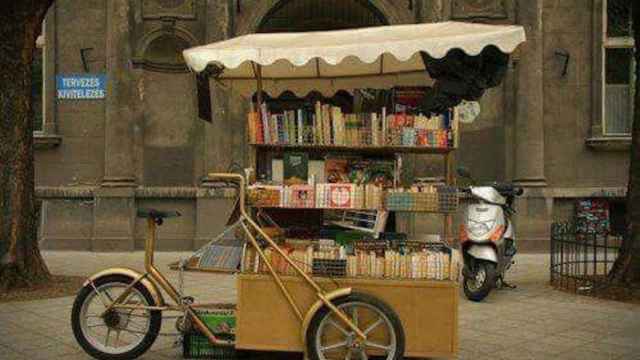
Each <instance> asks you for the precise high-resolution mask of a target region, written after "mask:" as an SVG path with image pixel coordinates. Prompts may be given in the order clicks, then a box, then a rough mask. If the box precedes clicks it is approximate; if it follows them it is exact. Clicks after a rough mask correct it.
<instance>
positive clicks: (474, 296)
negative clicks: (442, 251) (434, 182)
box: [458, 167, 523, 301]
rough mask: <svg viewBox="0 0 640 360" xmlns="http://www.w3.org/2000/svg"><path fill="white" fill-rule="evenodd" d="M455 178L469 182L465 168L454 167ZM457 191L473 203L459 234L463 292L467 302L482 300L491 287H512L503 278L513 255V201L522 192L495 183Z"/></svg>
mask: <svg viewBox="0 0 640 360" xmlns="http://www.w3.org/2000/svg"><path fill="white" fill-rule="evenodd" d="M458 175H459V176H462V177H465V178H469V179H471V180H472V181H473V178H472V177H471V174H470V173H469V172H468V171H467V170H466V169H465V168H462V167H461V168H458ZM473 183H475V181H473ZM461 190H462V191H463V192H464V193H468V194H470V195H471V198H472V199H474V200H475V201H474V202H473V203H471V204H469V205H468V206H467V209H466V212H465V215H464V216H465V217H464V223H463V225H462V226H461V233H460V243H461V247H462V254H463V258H464V268H463V271H462V274H463V282H464V293H465V295H466V296H467V298H468V299H469V300H472V301H482V300H483V299H484V298H485V297H487V295H489V292H491V290H492V289H493V288H494V287H508V288H514V287H515V286H512V285H509V284H507V283H506V282H505V281H504V275H505V273H506V271H507V270H508V269H509V267H510V266H511V264H513V260H512V259H513V256H514V255H515V254H516V245H515V240H516V237H515V232H514V229H513V224H512V222H511V216H512V215H513V214H514V213H515V210H514V209H513V200H514V198H515V197H516V196H519V195H522V193H523V190H522V188H520V187H516V186H514V185H513V184H498V183H493V184H491V185H489V186H469V187H466V188H462V189H461Z"/></svg>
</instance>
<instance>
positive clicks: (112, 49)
mask: <svg viewBox="0 0 640 360" xmlns="http://www.w3.org/2000/svg"><path fill="white" fill-rule="evenodd" d="M129 7H130V2H129V1H128V0H110V1H107V14H106V16H107V36H106V37H107V38H106V47H107V49H106V68H107V79H108V80H107V81H108V84H107V97H106V100H105V101H106V104H105V154H104V180H103V183H102V185H103V186H106V187H122V186H133V185H134V183H135V177H134V164H133V131H132V127H133V121H132V117H133V110H132V106H131V102H132V101H135V100H134V96H133V95H134V94H133V91H132V90H133V88H132V73H131V56H132V52H131V38H130V29H131V24H130V23H129V12H130V9H129Z"/></svg>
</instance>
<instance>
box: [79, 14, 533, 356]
mask: <svg viewBox="0 0 640 360" xmlns="http://www.w3.org/2000/svg"><path fill="white" fill-rule="evenodd" d="M523 41H524V31H523V29H522V28H521V27H518V26H493V25H480V24H467V23H455V22H445V23H437V24H425V25H400V26H386V27H377V28H365V29H356V30H343V31H330V32H310V33H283V34H252V35H246V36H241V37H238V38H234V39H231V40H227V41H222V42H218V43H213V44H209V45H205V46H201V47H195V48H191V49H188V50H185V51H184V53H183V55H184V58H185V61H186V63H187V64H188V66H189V67H190V68H191V69H192V70H193V71H195V72H197V73H200V74H201V75H202V74H204V75H205V76H208V77H213V78H214V80H215V81H218V82H220V83H222V84H224V86H228V87H229V88H231V89H233V91H238V92H240V93H244V94H250V96H251V95H252V94H253V93H256V96H257V101H256V103H255V104H254V108H255V114H256V115H255V117H257V120H256V118H255V117H254V119H253V120H254V121H253V122H252V120H251V116H250V117H249V121H248V133H249V136H248V137H249V141H250V142H251V143H252V144H251V147H252V155H251V156H250V160H251V162H252V164H251V165H257V164H256V162H257V161H260V160H259V159H260V158H261V155H260V153H261V152H271V153H276V154H282V153H284V152H287V151H291V150H295V151H296V152H298V153H322V154H324V153H343V154H374V155H380V154H383V155H391V156H394V157H396V158H397V157H398V156H401V154H403V153H418V154H432V155H440V156H442V158H443V160H444V170H445V184H444V186H441V187H439V188H437V189H435V188H429V189H430V190H429V192H418V193H412V192H404V191H396V190H395V189H394V190H380V189H378V188H374V187H365V186H364V185H363V186H361V187H359V185H354V184H324V183H319V184H315V183H314V184H301V185H300V187H296V186H297V185H293V187H292V188H285V187H279V188H265V189H266V190H265V189H263V190H262V192H260V193H259V194H261V195H259V196H258V197H256V195H255V191H253V190H252V189H253V188H251V187H250V186H253V184H247V179H246V177H245V176H243V175H239V174H226V173H216V174H209V178H210V179H212V180H221V181H227V182H232V183H234V184H236V186H237V190H238V191H237V194H238V202H237V214H236V215H237V216H236V218H235V221H234V222H233V224H231V226H230V228H232V229H233V230H234V231H235V230H237V231H236V232H241V233H242V234H243V239H244V240H245V241H246V242H247V244H248V246H247V247H246V248H245V249H244V251H243V254H242V255H241V260H242V267H241V271H240V273H239V274H238V275H237V289H238V302H237V304H236V307H235V320H236V323H235V333H234V335H235V337H234V338H233V339H232V340H229V339H227V338H225V337H222V336H220V335H219V334H218V333H216V332H215V331H214V330H212V329H211V328H210V327H208V326H207V324H206V323H205V322H204V321H203V320H202V319H201V318H200V317H199V316H198V311H199V310H198V309H199V308H200V307H201V306H202V304H197V303H194V302H193V299H192V298H189V297H187V296H185V295H184V294H182V293H181V291H178V290H176V288H174V287H173V286H172V285H171V284H170V283H169V281H168V280H167V279H166V278H165V277H164V276H163V275H162V274H161V272H160V271H159V270H158V269H157V268H156V267H155V266H154V264H153V247H154V242H155V227H156V225H157V224H159V223H162V221H163V219H164V218H166V217H171V216H173V215H175V214H173V213H170V212H161V211H156V210H146V211H139V216H141V217H146V218H147V219H148V220H147V222H148V226H149V237H148V239H147V244H146V246H145V249H146V258H145V269H146V272H144V273H138V272H136V271H133V270H129V269H109V270H105V271H103V272H101V273H98V274H96V275H94V276H92V277H91V278H90V279H89V280H87V282H86V283H85V287H84V288H83V290H82V291H83V292H84V294H83V293H82V292H81V294H80V295H79V297H78V300H76V305H75V306H74V311H73V321H72V323H73V324H74V332H75V333H76V338H78V340H79V341H80V343H81V345H82V346H83V347H84V348H85V350H87V351H88V352H89V353H90V354H92V355H94V356H96V357H99V358H100V357H102V358H106V357H108V356H104V355H105V354H107V355H109V354H114V353H115V354H125V355H127V356H129V357H134V356H139V355H140V354H142V353H143V352H144V351H146V350H147V349H148V347H149V346H150V342H151V343H152V342H153V340H154V339H155V336H157V332H158V331H159V326H158V325H157V324H156V322H158V321H159V320H158V318H159V317H160V313H161V311H165V310H168V311H178V312H182V313H184V319H183V322H182V324H181V326H179V329H180V330H181V331H186V328H187V325H186V324H188V325H189V326H188V327H190V328H193V329H196V330H197V331H198V332H200V333H201V334H202V335H204V336H205V337H206V338H207V339H208V340H209V342H210V343H211V344H214V345H219V346H233V347H235V348H236V349H243V350H267V351H293V352H305V353H306V355H307V356H308V358H310V359H322V360H324V359H352V358H353V359H368V358H370V357H371V356H382V358H385V359H401V358H403V356H404V357H434V356H437V357H451V356H454V355H455V354H456V352H457V338H458V334H457V321H458V320H457V312H458V296H459V294H458V292H459V291H458V284H457V274H458V273H459V271H460V269H459V264H458V263H456V262H455V261H454V252H451V251H450V252H449V253H447V254H445V253H444V252H438V251H433V252H430V251H431V250H430V248H429V249H427V247H425V245H424V244H409V242H406V243H402V244H401V247H402V249H403V250H397V249H395V248H394V249H393V250H391V249H387V250H385V249H380V248H379V245H378V243H377V242H375V241H372V242H366V241H363V242H359V241H358V240H355V241H352V242H351V243H350V246H351V247H353V249H354V250H353V253H350V254H345V253H344V249H343V247H341V246H340V247H338V246H335V247H332V246H334V245H326V244H322V243H320V244H318V243H314V242H313V241H311V242H306V243H304V245H300V243H295V244H293V243H292V244H286V245H285V244H283V242H282V241H280V240H278V239H276V236H275V235H276V234H275V233H274V231H273V229H267V228H265V226H263V223H261V222H260V221H259V220H258V217H257V216H256V214H258V215H260V213H261V211H260V208H262V207H275V208H289V209H290V211H291V216H296V213H297V212H298V211H299V210H301V209H307V210H311V209H315V208H322V209H327V210H340V211H344V212H347V211H348V212H349V213H356V214H358V213H361V212H363V211H365V210H366V211H369V212H371V211H373V212H375V213H380V212H387V211H421V212H430V213H441V214H442V215H443V233H442V237H441V238H444V239H445V241H447V242H451V241H452V238H453V232H452V228H451V227H452V219H451V217H452V212H454V211H455V210H456V208H457V193H456V192H455V191H452V187H453V186H454V185H455V183H454V182H455V179H454V177H453V174H452V168H453V154H452V152H453V151H454V150H455V148H456V144H457V142H456V141H455V137H456V136H457V135H458V134H457V129H456V128H455V127H454V126H452V125H451V124H453V123H454V122H455V121H454V120H452V119H451V118H449V120H448V121H446V124H447V125H446V126H445V128H446V129H444V130H442V129H436V130H433V129H431V130H428V129H427V130H425V131H423V130H424V129H422V128H420V127H419V126H415V127H414V126H413V124H412V125H411V126H408V125H406V123H404V122H403V123H402V124H403V125H401V127H402V129H401V132H400V133H399V134H400V135H393V134H392V133H393V132H394V131H395V129H392V128H393V127H394V126H392V125H390V124H387V123H385V120H386V118H387V117H386V116H385V115H384V114H382V116H380V118H381V120H382V121H380V122H376V121H375V120H374V122H373V124H374V125H373V126H368V127H367V130H366V131H367V132H371V131H373V132H372V134H373V135H372V136H371V137H369V138H367V139H366V140H358V139H360V138H359V137H358V136H355V137H351V138H350V136H351V135H349V133H348V131H346V132H345V133H342V134H341V133H340V131H341V130H336V129H341V128H342V129H344V122H343V123H342V125H340V121H337V122H335V124H338V125H335V128H333V130H329V132H328V133H326V131H327V128H326V126H327V124H326V123H325V124H324V126H325V127H324V130H322V129H318V132H317V133H315V134H316V135H315V137H313V136H312V137H313V139H312V140H308V141H307V140H304V139H303V135H302V129H303V128H304V127H305V126H304V125H300V126H297V127H296V126H294V128H296V129H298V132H297V135H292V134H296V132H295V131H294V132H293V133H292V132H290V133H289V139H288V140H287V141H281V139H280V138H278V136H279V135H278V134H277V133H274V136H273V137H275V138H278V140H276V139H269V140H268V141H267V140H266V139H265V136H266V135H265V132H266V130H265V129H267V128H268V127H269V123H268V119H267V122H262V121H263V120H264V119H266V118H268V116H267V115H268V114H267V111H268V110H267V109H266V107H265V106H264V105H263V94H264V93H272V94H273V93H280V92H282V91H284V90H286V89H293V90H294V92H296V93H305V94H306V93H308V92H309V91H311V90H319V91H321V92H328V93H334V92H336V91H337V90H352V89H357V88H389V87H393V86H394V85H412V86H418V85H423V84H424V83H425V82H426V81H428V80H427V75H426V74H425V62H424V61H423V56H425V54H428V56H431V57H434V58H442V57H444V56H446V55H447V53H448V52H449V51H450V50H451V49H461V50H462V51H464V52H465V53H466V54H469V55H470V56H476V55H477V56H482V52H483V50H484V49H485V48H486V47H487V46H489V45H491V46H493V47H494V48H498V49H500V51H502V52H503V53H509V52H511V51H513V50H514V49H515V48H516V47H517V46H518V45H519V44H520V43H521V42H523ZM207 81H208V80H207ZM254 85H255V86H254ZM316 106H318V107H319V110H317V111H319V112H318V113H317V114H318V118H317V119H318V122H320V120H319V119H320V118H321V117H322V116H321V114H322V113H323V111H324V110H323V109H324V108H322V104H317V105H316ZM327 109H328V110H327V111H332V112H334V113H332V115H331V116H330V118H331V119H342V118H341V116H343V114H340V113H339V109H333V108H327ZM349 116H350V117H349ZM349 116H347V115H346V114H344V117H345V118H350V119H354V118H355V116H352V115H349ZM374 118H375V116H374ZM348 121H349V120H345V122H348ZM417 122H418V121H417V120H416V123H417ZM299 124H302V122H300V123H299ZM254 126H257V127H254ZM314 126H316V125H314V124H312V125H310V127H314ZM317 126H318V127H319V128H321V127H322V124H318V125H317ZM256 128H262V131H263V136H262V137H260V136H256ZM372 129H373V130H372ZM407 129H409V130H407ZM441 130H442V131H441ZM312 132H313V131H312ZM321 132H324V134H325V136H324V138H323V139H322V136H321V135H319V134H320V133H321ZM420 132H424V133H425V134H426V135H425V136H424V138H425V139H427V140H424V142H420V140H416V139H418V138H419V134H420ZM327 134H329V135H327ZM345 134H346V135H345ZM405 134H409V135H405ZM416 134H418V135H416ZM270 135H271V134H270ZM411 135H413V136H411ZM440 135H442V136H440ZM356 138H358V139H356ZM398 138H400V139H401V140H398ZM407 138H408V139H409V140H408V141H405V139H407ZM349 139H351V140H349ZM354 139H355V140H354ZM429 139H431V140H429ZM434 139H435V140H434ZM256 167H257V166H256ZM306 186H311V188H305V187H306ZM301 188H302V189H307V190H304V191H308V193H305V194H307V195H308V196H309V197H307V195H305V197H304V198H303V200H305V201H304V203H296V202H294V205H291V203H286V202H284V201H280V200H278V201H273V200H271V198H268V199H270V200H269V201H272V202H269V203H267V204H266V205H265V204H264V203H261V201H264V198H261V197H260V196H263V195H264V194H265V193H269V192H268V191H271V192H272V193H276V194H279V195H278V196H279V197H281V198H283V199H284V198H285V197H287V196H290V194H291V193H292V192H295V191H298V190H300V189H301ZM332 191H334V192H333V193H332ZM345 194H348V200H345V201H343V200H342V198H341V197H340V196H338V195H341V196H342V195H345ZM355 194H360V195H359V196H356V195H355ZM372 194H373V195H372ZM373 196H375V197H376V199H377V200H376V201H374V202H373V203H372V202H370V201H369V200H368V199H370V198H371V197H373ZM310 197H311V198H312V199H310ZM336 199H338V200H336ZM245 204H250V205H251V206H252V209H251V210H250V209H247V208H246V207H245ZM347 218H348V215H343V217H342V219H343V220H344V219H347ZM342 225H344V224H342ZM276 230H277V227H276ZM374 238H375V236H374ZM430 246H431V245H430ZM409 248H412V249H414V248H415V249H417V250H415V252H409V251H407V250H406V249H409ZM318 249H319V250H318ZM327 249H328V250H327ZM396 250H397V251H396ZM327 254H332V256H333V255H336V254H337V255H336V257H331V256H326V255H327ZM444 259H446V261H445V260H444ZM427 260H429V261H432V260H433V261H434V262H432V263H430V264H439V265H438V267H437V268H433V269H432V267H431V265H430V267H429V268H427V267H426V265H424V266H423V265H422V264H426V262H427ZM182 266H183V268H185V266H184V264H183V265H182ZM194 267H195V266H194ZM186 268H187V270H189V265H187V266H186ZM434 271H435V272H434ZM125 279H129V280H125ZM116 280H117V281H116ZM110 281H111V282H113V281H116V282H119V283H120V288H121V291H120V292H117V293H116V294H115V295H114V294H111V295H109V293H108V291H107V290H104V291H105V292H106V294H107V295H108V296H104V295H102V293H101V289H103V288H105V286H108V285H109V284H110ZM212 286H213V285H212ZM160 289H162V291H164V293H165V294H166V295H168V296H169V298H170V299H171V300H173V302H174V303H175V304H174V305H169V304H167V303H166V302H165V300H164V299H163V296H162V292H161V291H160ZM95 294H97V295H98V296H95ZM81 295H83V296H84V297H83V296H81ZM92 297H93V298H98V299H99V300H100V302H101V303H102V305H104V309H101V310H99V311H98V315H96V316H94V317H99V318H102V319H103V322H104V323H105V324H106V326H107V327H108V331H107V335H106V338H107V340H106V343H107V344H104V342H105V341H102V340H101V339H99V338H95V337H91V336H89V335H87V334H89V333H90V331H88V328H90V327H91V326H90V324H89V323H88V321H87V320H84V322H83V320H82V319H83V314H84V315H86V314H87V313H88V310H85V308H86V307H87V306H86V301H88V300H86V299H91V298H92ZM134 297H135V298H137V299H138V300H139V302H138V303H131V299H132V298H134ZM76 308H77V309H76ZM227 309H228V307H227ZM126 311H128V313H127V314H126V315H123V314H122V312H126ZM136 311H139V312H142V314H148V318H149V321H148V322H147V324H146V326H147V329H150V330H149V331H147V333H146V335H145V337H143V338H141V340H140V341H139V342H138V343H136V342H135V340H132V343H131V344H129V345H127V346H125V347H124V349H123V350H122V352H120V353H118V352H116V350H114V349H115V348H114V346H116V344H114V343H113V340H112V341H111V343H110V342H109V332H110V331H111V330H112V329H114V330H115V331H117V333H118V336H120V333H121V331H122V330H123V329H122V328H123V326H124V323H125V322H126V323H127V324H128V323H129V322H130V320H131V319H133V318H134V317H133V315H132V313H133V312H136ZM87 317H91V316H88V315H87ZM100 324H102V322H100ZM76 330H77V331H76ZM154 331H155V335H154V334H153V332H154ZM150 333H151V335H149V334H150ZM78 334H80V335H78ZM115 342H116V343H117V342H118V340H117V339H116V340H115ZM123 358H126V356H124V357H123Z"/></svg>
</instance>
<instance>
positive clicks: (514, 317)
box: [0, 251, 640, 360]
mask: <svg viewBox="0 0 640 360" xmlns="http://www.w3.org/2000/svg"><path fill="white" fill-rule="evenodd" d="M186 256H187V255H186V253H157V254H156V261H157V264H158V267H159V268H160V269H162V270H163V271H165V272H166V275H167V276H168V277H169V279H170V280H172V281H175V282H176V283H177V278H178V273H177V272H175V271H167V270H166V265H167V264H168V263H170V262H172V261H175V260H176V259H178V258H180V257H186ZM44 257H45V259H46V261H47V265H48V266H49V268H50V270H51V271H52V272H53V273H54V274H68V275H72V274H75V275H89V274H91V273H94V272H97V271H99V270H102V269H104V268H107V267H112V266H125V267H132V268H138V269H139V268H141V265H142V263H143V260H144V255H143V253H142V252H133V253H104V254H102V253H83V252H73V253H70V252H50V251H45V252H44ZM70 257H72V258H74V260H75V261H73V262H72V263H70V262H69V258H70ZM70 264H71V265H70ZM509 279H510V281H511V282H513V283H514V284H516V285H518V288H517V289H516V290H502V291H495V292H493V293H492V294H491V295H490V296H489V298H488V299H487V301H486V302H483V303H472V302H469V301H467V300H466V299H465V298H464V295H462V294H461V299H460V302H459V306H460V307H459V327H458V328H459V351H458V356H457V358H458V359H474V360H477V359H492V360H495V359H510V360H511V359H519V360H520V359H556V358H558V359H567V360H571V359H586V360H589V359H594V360H599V359H616V360H617V359H632V358H633V357H634V356H636V355H637V354H640V348H638V344H636V343H640V341H638V340H637V334H638V333H639V332H640V307H639V306H638V305H630V304H623V303H617V302H612V301H605V300H600V299H592V298H588V297H585V296H577V295H573V294H568V293H564V292H560V291H556V290H554V289H553V288H551V287H550V286H548V284H547V282H548V256H546V255H518V262H517V263H516V265H515V266H514V267H513V272H512V273H510V274H509ZM185 291H186V292H187V293H189V294H190V295H193V296H194V297H196V298H197V299H200V300H203V301H214V300H215V301H224V302H233V301H235V298H236V289H235V277H234V276H229V275H211V274H201V273H185ZM72 304H73V297H66V298H58V299H50V300H34V301H29V302H23V303H7V304H2V305H0V359H3V360H4V359H5V358H6V359H31V358H36V359H37V358H44V357H39V356H40V354H42V353H46V354H47V355H48V358H51V359H56V358H59V359H71V360H75V359H90V357H88V356H87V355H86V354H84V353H83V352H82V350H81V348H80V347H79V345H78V344H77V343H76V341H75V339H74V337H73V332H72V331H71V327H70V314H71V306H72ZM163 325H164V326H163V329H164V331H165V332H166V331H173V322H170V323H169V322H165V323H164V324H163ZM174 339H175V338H173V337H171V338H169V337H160V338H159V339H158V341H157V342H156V343H155V344H154V345H153V346H152V347H151V349H150V351H149V352H148V353H147V354H145V356H144V357H143V358H144V359H181V358H182V354H181V350H180V349H179V348H175V347H173V341H174ZM34 344H36V345H34ZM43 348H44V349H47V352H43V351H42V349H43ZM30 356H31V357H30ZM34 356H35V357H34ZM273 356H276V357H273ZM273 356H272V357H270V358H273V359H276V358H277V355H273Z"/></svg>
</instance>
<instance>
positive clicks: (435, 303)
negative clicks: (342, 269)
mask: <svg viewBox="0 0 640 360" xmlns="http://www.w3.org/2000/svg"><path fill="white" fill-rule="evenodd" d="M282 279H283V281H284V283H285V285H286V287H287V288H288V289H289V291H290V292H291V294H292V296H293V298H294V299H296V301H297V304H298V306H299V307H300V308H301V309H302V311H303V313H304V312H305V311H306V310H307V309H308V308H309V307H310V306H311V305H312V304H313V303H314V302H315V301H316V297H315V295H314V293H313V291H312V289H311V288H310V287H308V286H307V285H306V284H305V283H304V282H303V280H302V279H301V278H297V277H291V276H284V277H283V278H282ZM336 281H337V282H338V283H339V284H340V287H352V288H353V289H354V290H356V291H361V292H365V293H369V294H372V295H374V296H376V297H378V298H380V299H382V300H383V301H385V302H386V303H387V304H389V305H390V306H391V307H392V308H393V309H394V310H395V311H396V312H397V314H398V316H399V317H400V320H401V321H402V325H403V327H404V332H405V337H406V350H405V356H406V357H453V356H455V354H456V352H457V347H458V345H457V344H458V296H459V295H458V285H457V283H455V282H453V281H430V280H380V279H336ZM318 283H319V284H320V286H322V287H323V288H325V289H328V290H332V289H335V288H336V285H335V284H334V283H333V282H332V281H331V280H329V279H318ZM237 309H238V311H237V312H236V314H237V328H236V331H237V333H236V347H237V348H239V349H252V350H273V351H298V352H301V351H303V345H302V337H301V333H300V332H301V330H300V329H301V324H300V321H299V320H298V318H297V317H296V316H295V314H294V312H293V311H292V310H291V307H290V305H289V303H288V302H287V300H286V299H285V298H284V295H282V293H281V292H280V290H279V289H278V287H277V285H276V283H275V282H274V281H273V280H272V279H271V277H270V276H269V275H253V274H240V275H238V305H237Z"/></svg>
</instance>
